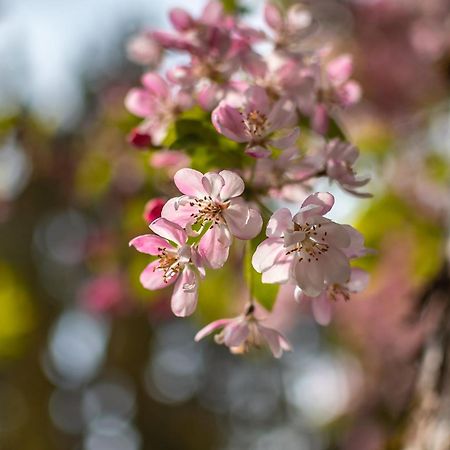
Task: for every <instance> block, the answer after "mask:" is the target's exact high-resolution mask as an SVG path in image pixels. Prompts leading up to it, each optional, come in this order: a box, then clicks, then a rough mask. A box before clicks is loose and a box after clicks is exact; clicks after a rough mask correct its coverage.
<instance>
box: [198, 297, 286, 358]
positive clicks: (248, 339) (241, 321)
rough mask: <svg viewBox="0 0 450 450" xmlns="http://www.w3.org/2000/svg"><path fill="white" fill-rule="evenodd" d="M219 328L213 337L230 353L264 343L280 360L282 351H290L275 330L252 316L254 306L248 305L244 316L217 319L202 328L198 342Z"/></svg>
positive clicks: (239, 351) (244, 350)
mask: <svg viewBox="0 0 450 450" xmlns="http://www.w3.org/2000/svg"><path fill="white" fill-rule="evenodd" d="M219 328H223V329H222V331H221V332H220V333H219V334H216V335H215V336H214V340H215V341H216V342H217V343H218V344H225V345H226V346H227V347H229V348H230V351H231V352H232V353H246V352H248V351H249V350H250V349H251V348H253V347H256V348H260V347H261V345H262V344H263V343H264V342H266V344H267V345H268V346H269V348H270V350H271V352H272V354H273V356H275V358H280V357H281V355H282V354H283V351H291V350H292V347H291V344H290V343H289V341H288V340H287V339H286V338H285V337H284V336H283V335H282V334H281V333H280V332H279V331H277V330H274V329H272V328H268V327H266V326H264V325H262V324H261V320H259V319H257V318H256V317H255V315H254V306H253V305H250V306H249V307H248V308H247V311H246V312H245V314H242V315H240V316H237V317H234V318H232V319H219V320H216V321H214V322H211V323H210V324H209V325H206V327H204V328H202V329H201V330H200V331H199V332H198V333H197V334H196V335H195V340H196V341H199V340H200V339H203V338H204V337H206V336H208V335H209V334H211V333H212V332H214V331H216V330H217V329H219Z"/></svg>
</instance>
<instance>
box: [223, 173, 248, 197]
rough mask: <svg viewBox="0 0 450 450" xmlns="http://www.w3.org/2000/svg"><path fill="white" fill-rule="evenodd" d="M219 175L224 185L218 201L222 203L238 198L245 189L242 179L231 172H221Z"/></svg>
mask: <svg viewBox="0 0 450 450" xmlns="http://www.w3.org/2000/svg"><path fill="white" fill-rule="evenodd" d="M219 175H220V176H221V177H222V178H223V180H224V182H225V184H224V185H223V187H222V190H221V191H220V199H221V200H222V201H226V200H229V199H230V198H234V197H239V196H240V195H241V194H242V193H243V192H244V189H245V184H244V181H243V180H242V178H241V177H240V176H239V175H237V174H236V173H234V172H232V171H231V170H222V171H221V172H219Z"/></svg>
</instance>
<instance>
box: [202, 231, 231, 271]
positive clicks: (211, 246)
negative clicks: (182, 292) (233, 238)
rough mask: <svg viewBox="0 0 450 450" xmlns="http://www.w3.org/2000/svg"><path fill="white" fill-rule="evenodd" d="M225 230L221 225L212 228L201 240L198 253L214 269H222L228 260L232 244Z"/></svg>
mask: <svg viewBox="0 0 450 450" xmlns="http://www.w3.org/2000/svg"><path fill="white" fill-rule="evenodd" d="M224 231H225V230H224V229H223V227H221V226H219V225H214V226H212V227H211V228H210V229H209V230H208V231H207V232H206V233H205V234H204V235H203V236H202V238H201V239H200V243H199V245H198V252H199V254H200V256H201V257H202V258H204V259H205V260H206V262H207V263H208V264H209V266H210V267H211V268H213V269H219V268H221V267H222V266H223V265H224V264H225V262H226V260H227V259H228V253H229V250H230V242H229V240H228V237H227V236H226V235H225V232H224Z"/></svg>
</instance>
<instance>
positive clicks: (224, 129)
mask: <svg viewBox="0 0 450 450" xmlns="http://www.w3.org/2000/svg"><path fill="white" fill-rule="evenodd" d="M212 123H213V125H214V127H215V128H216V130H217V131H218V132H219V133H220V134H223V135H224V136H226V137H227V138H229V139H231V140H232V141H236V142H247V141H248V140H249V136H248V135H247V133H246V132H245V127H244V125H243V123H242V116H241V113H240V112H239V110H238V109H236V108H233V107H231V106H229V105H227V104H226V103H223V102H222V103H221V104H219V106H218V107H217V108H216V109H215V110H214V111H213V112H212Z"/></svg>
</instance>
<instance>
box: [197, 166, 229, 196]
mask: <svg viewBox="0 0 450 450" xmlns="http://www.w3.org/2000/svg"><path fill="white" fill-rule="evenodd" d="M224 184H225V180H224V179H223V178H222V177H221V176H220V175H219V174H217V173H214V172H208V173H205V175H204V176H203V178H202V185H203V189H204V190H205V192H206V194H207V195H210V196H211V197H212V198H213V199H218V198H219V197H220V191H221V190H222V187H223V186H224Z"/></svg>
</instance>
